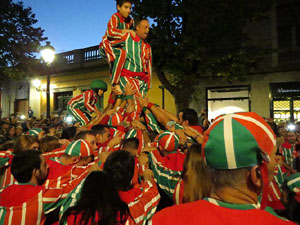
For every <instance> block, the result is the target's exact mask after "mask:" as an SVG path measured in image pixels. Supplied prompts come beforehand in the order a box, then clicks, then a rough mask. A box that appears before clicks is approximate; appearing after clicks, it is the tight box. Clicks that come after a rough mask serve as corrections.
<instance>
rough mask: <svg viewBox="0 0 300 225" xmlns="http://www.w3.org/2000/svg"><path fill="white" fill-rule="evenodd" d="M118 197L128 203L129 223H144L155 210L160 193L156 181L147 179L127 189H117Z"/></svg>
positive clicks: (134, 224) (138, 224) (137, 224)
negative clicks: (137, 185)
mask: <svg viewBox="0 0 300 225" xmlns="http://www.w3.org/2000/svg"><path fill="white" fill-rule="evenodd" d="M119 195H120V198H121V200H122V201H123V202H125V203H127V204H128V208H129V211H130V215H131V217H132V218H131V217H129V223H126V224H129V225H131V224H132V225H140V224H145V223H146V221H147V220H149V219H151V218H152V216H153V214H154V213H155V211H156V208H157V205H158V203H159V200H160V195H159V193H158V189H157V186H156V183H155V182H154V181H147V182H144V183H142V184H141V185H140V186H139V187H134V188H132V189H131V190H129V191H119Z"/></svg>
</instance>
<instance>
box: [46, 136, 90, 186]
mask: <svg viewBox="0 0 300 225" xmlns="http://www.w3.org/2000/svg"><path fill="white" fill-rule="evenodd" d="M93 154H94V150H93V148H92V146H91V145H90V143H89V142H87V141H85V140H83V139H79V140H75V141H73V142H71V143H70V144H69V145H68V146H67V148H66V150H65V153H64V154H63V155H62V156H60V157H55V158H50V159H49V160H47V164H48V166H49V174H48V177H47V180H46V182H45V183H44V186H46V187H60V186H61V185H64V184H66V183H68V182H70V181H71V180H73V179H74V178H76V177H79V175H80V174H82V173H83V172H85V171H86V170H88V166H87V165H88V164H89V163H90V162H91V161H92V160H93Z"/></svg>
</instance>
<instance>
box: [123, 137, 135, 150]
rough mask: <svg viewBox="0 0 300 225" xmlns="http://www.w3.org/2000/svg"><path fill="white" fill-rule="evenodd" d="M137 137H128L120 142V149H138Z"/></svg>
mask: <svg viewBox="0 0 300 225" xmlns="http://www.w3.org/2000/svg"><path fill="white" fill-rule="evenodd" d="M138 147H139V139H137V138H128V139H126V140H124V141H123V143H122V150H130V149H138Z"/></svg>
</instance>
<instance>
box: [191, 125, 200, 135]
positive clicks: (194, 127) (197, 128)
mask: <svg viewBox="0 0 300 225" xmlns="http://www.w3.org/2000/svg"><path fill="white" fill-rule="evenodd" d="M190 127H191V128H193V129H195V130H196V131H198V132H199V133H201V134H203V128H202V127H201V126H190Z"/></svg>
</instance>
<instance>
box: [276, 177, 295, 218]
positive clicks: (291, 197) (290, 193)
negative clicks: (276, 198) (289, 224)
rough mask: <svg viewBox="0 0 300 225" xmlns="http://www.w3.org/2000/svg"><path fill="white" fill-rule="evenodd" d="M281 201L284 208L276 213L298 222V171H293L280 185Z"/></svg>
mask: <svg viewBox="0 0 300 225" xmlns="http://www.w3.org/2000/svg"><path fill="white" fill-rule="evenodd" d="M281 202H282V203H283V204H284V206H285V207H286V209H285V210H282V211H278V214H279V215H281V216H284V217H286V218H287V219H289V220H292V221H294V222H297V223H298V224H299V223H300V213H299V212H300V173H295V174H293V175H291V176H288V177H286V178H285V181H284V183H283V185H282V195H281Z"/></svg>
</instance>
